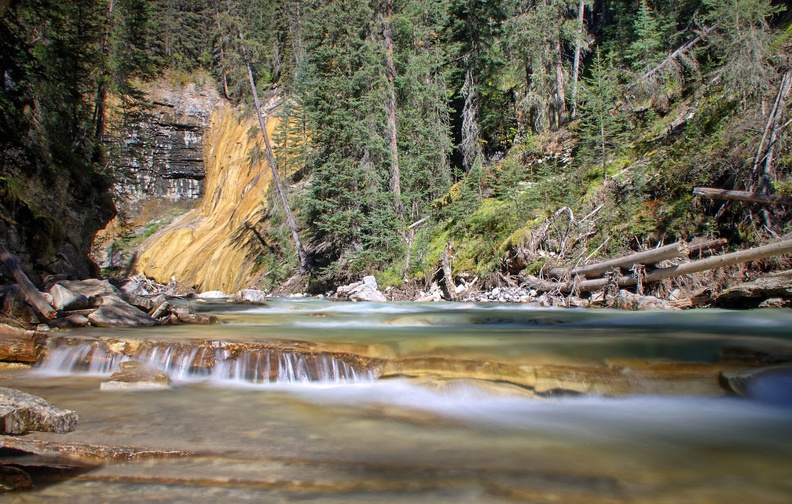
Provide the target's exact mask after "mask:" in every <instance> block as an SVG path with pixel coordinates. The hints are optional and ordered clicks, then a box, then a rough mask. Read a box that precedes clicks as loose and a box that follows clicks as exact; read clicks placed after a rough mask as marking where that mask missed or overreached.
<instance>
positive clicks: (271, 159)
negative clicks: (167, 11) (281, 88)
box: [239, 31, 311, 272]
mask: <svg viewBox="0 0 792 504" xmlns="http://www.w3.org/2000/svg"><path fill="white" fill-rule="evenodd" d="M239 39H240V40H241V41H242V56H243V57H244V59H245V65H246V66H247V73H248V79H249V80H250V92H251V93H252V94H253V101H254V103H255V106H256V116H257V117H258V121H259V126H260V127H261V135H262V136H263V137H264V145H265V147H266V155H267V162H268V163H269V165H270V170H271V171H272V180H273V182H275V188H276V189H277V191H278V196H279V197H280V200H281V204H282V205H283V212H284V213H285V214H286V223H287V224H288V225H289V229H291V233H292V238H293V239H294V246H295V247H296V248H297V255H298V256H299V258H300V268H301V269H302V271H304V272H307V271H309V270H310V269H311V268H310V264H309V263H308V254H306V253H305V249H304V248H303V245H302V241H300V234H299V233H298V232H297V223H296V222H295V221H294V215H292V211H291V206H290V205H289V200H288V199H287V198H286V190H285V189H284V187H283V182H282V181H281V178H280V173H279V172H278V165H277V163H276V162H275V154H273V152H272V144H271V143H270V139H269V134H267V125H266V123H265V122H264V116H263V115H262V114H261V102H260V101H259V97H258V92H257V91H256V81H255V79H254V78H253V70H252V69H251V67H250V59H249V58H248V55H247V51H246V50H245V37H244V36H243V35H242V32H241V31H240V32H239Z"/></svg>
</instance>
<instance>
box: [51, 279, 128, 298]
mask: <svg viewBox="0 0 792 504" xmlns="http://www.w3.org/2000/svg"><path fill="white" fill-rule="evenodd" d="M57 285H61V286H63V287H66V288H67V289H69V290H70V291H72V292H74V293H76V294H82V295H83V296H85V297H88V298H90V297H97V296H108V295H117V294H118V292H119V291H118V289H116V288H115V287H114V286H113V284H111V283H110V282H108V281H107V280H97V279H95V278H90V279H88V280H61V281H60V282H58V283H57Z"/></svg>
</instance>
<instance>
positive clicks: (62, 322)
mask: <svg viewBox="0 0 792 504" xmlns="http://www.w3.org/2000/svg"><path fill="white" fill-rule="evenodd" d="M89 325H91V321H90V320H89V319H88V317H87V316H86V315H84V314H79V313H74V314H70V315H66V316H65V317H61V318H57V319H54V320H50V322H49V326H50V327H54V328H56V329H70V328H74V327H88V326H89Z"/></svg>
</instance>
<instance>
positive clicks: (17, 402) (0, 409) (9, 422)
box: [0, 387, 78, 434]
mask: <svg viewBox="0 0 792 504" xmlns="http://www.w3.org/2000/svg"><path fill="white" fill-rule="evenodd" d="M77 421H78V416H77V413H75V412H74V411H70V410H62V409H59V408H56V407H55V406H53V405H52V404H50V403H48V402H47V401H45V400H44V399H42V398H40V397H36V396H34V395H30V394H26V393H25V392H20V391H19V390H14V389H9V388H2V387H0V431H2V432H0V433H2V434H24V433H26V432H29V431H42V432H61V433H62V432H71V431H73V430H74V429H75V428H76V427H77Z"/></svg>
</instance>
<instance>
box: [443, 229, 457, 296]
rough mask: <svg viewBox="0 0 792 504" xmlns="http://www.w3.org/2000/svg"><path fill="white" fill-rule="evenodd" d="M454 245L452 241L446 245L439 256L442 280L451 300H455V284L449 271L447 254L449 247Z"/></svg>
mask: <svg viewBox="0 0 792 504" xmlns="http://www.w3.org/2000/svg"><path fill="white" fill-rule="evenodd" d="M453 246H454V243H453V242H451V243H449V244H448V246H447V247H446V248H445V250H443V255H441V256H440V268H442V270H443V282H444V283H445V288H446V290H447V291H448V298H449V299H450V300H451V301H454V300H456V285H454V277H453V276H452V273H451V265H450V264H449V261H448V259H449V256H450V255H451V253H450V252H451V247H453Z"/></svg>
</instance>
